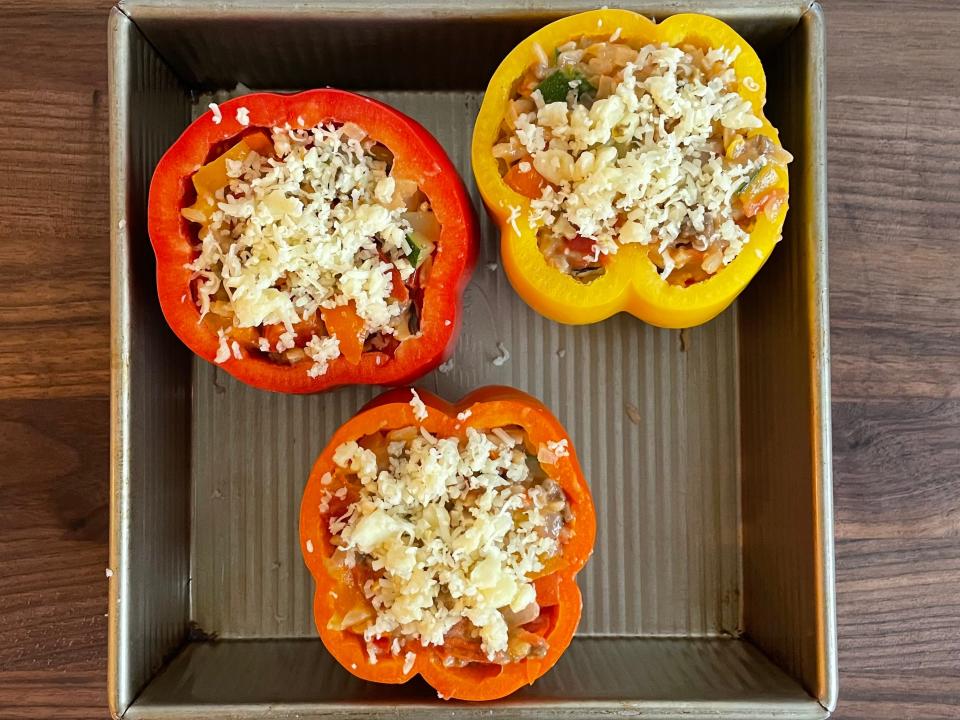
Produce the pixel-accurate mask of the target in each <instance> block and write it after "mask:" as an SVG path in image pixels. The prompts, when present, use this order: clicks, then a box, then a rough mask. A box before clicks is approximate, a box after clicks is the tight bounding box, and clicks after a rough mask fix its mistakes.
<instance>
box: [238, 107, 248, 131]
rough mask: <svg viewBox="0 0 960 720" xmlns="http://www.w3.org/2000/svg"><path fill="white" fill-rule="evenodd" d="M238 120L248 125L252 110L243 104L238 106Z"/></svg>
mask: <svg viewBox="0 0 960 720" xmlns="http://www.w3.org/2000/svg"><path fill="white" fill-rule="evenodd" d="M237 122H238V123H240V124H241V125H243V126H244V127H246V126H247V125H249V124H250V111H249V110H247V108H245V107H243V106H241V107H238V108H237Z"/></svg>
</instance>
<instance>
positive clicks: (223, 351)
mask: <svg viewBox="0 0 960 720" xmlns="http://www.w3.org/2000/svg"><path fill="white" fill-rule="evenodd" d="M217 339H218V341H219V343H220V344H219V346H218V347H217V354H216V356H215V357H214V358H213V361H214V362H215V363H217V364H218V365H219V364H220V363H225V362H226V361H227V360H229V359H230V354H231V353H230V345H229V344H228V342H229V341H228V340H227V335H226V333H224V332H223V329H222V328H221V329H219V330H217Z"/></svg>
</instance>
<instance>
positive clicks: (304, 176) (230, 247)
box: [187, 108, 415, 377]
mask: <svg viewBox="0 0 960 720" xmlns="http://www.w3.org/2000/svg"><path fill="white" fill-rule="evenodd" d="M211 109H212V108H211ZM218 110H219V108H218ZM245 110H246V109H245V108H238V109H237V120H238V121H240V122H241V123H242V122H243V118H245V117H246V115H245V114H244V113H245ZM364 137H365V136H364V134H363V131H362V130H360V129H359V128H357V127H356V126H348V125H343V126H334V125H320V126H317V127H314V128H310V129H307V130H295V129H291V128H274V129H273V131H272V141H273V146H274V151H275V153H276V157H270V158H266V157H262V156H260V155H259V154H258V153H257V152H255V151H252V152H250V153H249V154H248V155H247V157H246V158H244V159H243V160H242V161H228V163H227V174H228V176H229V177H230V184H229V186H227V188H225V190H224V191H223V192H222V193H219V195H220V197H218V198H217V202H216V209H215V210H214V211H213V213H212V214H211V216H210V217H209V218H206V217H205V216H204V217H203V218H196V217H194V216H193V215H191V217H190V219H191V220H194V221H198V220H203V222H201V225H202V227H201V229H200V231H199V240H200V246H199V247H198V250H199V255H198V256H197V258H196V260H194V261H193V262H192V263H190V264H188V265H187V268H189V269H190V270H192V271H193V272H194V276H195V277H196V278H198V279H200V280H202V282H200V283H198V285H197V301H198V305H199V307H200V314H201V317H203V316H204V315H206V314H207V313H208V312H209V311H210V309H211V303H212V302H213V300H214V297H215V296H216V295H217V294H218V293H219V292H221V288H222V290H223V291H225V292H226V294H227V296H228V298H229V300H228V301H226V303H227V305H228V306H229V310H230V311H231V312H232V315H233V323H234V325H236V326H237V327H241V328H247V327H257V326H259V325H270V324H281V325H283V326H284V328H285V332H284V333H283V336H282V337H281V342H280V343H278V347H277V348H276V350H277V351H278V352H282V351H283V350H289V349H292V348H293V347H294V346H295V338H296V332H295V330H294V326H295V325H296V324H297V323H300V322H301V321H302V320H304V319H307V318H312V317H314V316H315V315H316V313H317V312H318V311H320V310H321V309H324V308H326V309H332V308H334V307H338V306H341V305H347V304H352V305H353V307H354V308H355V309H356V312H357V315H359V317H360V318H361V319H362V320H363V323H364V332H365V333H367V334H372V333H378V332H379V333H384V334H386V335H395V334H396V333H397V332H398V331H397V327H399V324H400V320H401V316H402V315H403V312H404V310H405V307H406V304H405V301H400V300H398V299H397V298H395V297H393V295H392V291H393V270H394V267H395V268H396V271H397V272H399V275H400V278H401V279H402V280H403V281H404V282H406V281H408V280H409V279H410V277H411V276H412V275H413V273H414V272H415V269H414V267H413V266H412V265H411V264H410V262H409V260H408V259H407V256H406V236H407V234H408V233H409V232H411V226H410V223H409V221H408V220H407V219H406V218H405V217H404V215H403V213H404V212H405V208H404V206H403V203H399V204H397V206H396V207H394V203H392V202H391V201H392V199H393V193H394V190H395V189H396V182H395V181H394V179H393V178H392V177H389V176H388V175H387V167H386V164H385V163H384V162H383V161H382V160H378V159H377V158H376V157H374V156H373V155H372V154H371V153H370V152H369V151H368V146H369V141H366V142H367V146H365V145H364V144H363V142H362V141H363V140H364ZM311 338H312V339H311V340H310V342H308V343H307V347H306V348H304V353H305V354H306V355H307V356H308V357H309V358H311V359H312V360H313V361H314V362H313V365H312V367H311V368H310V369H309V371H308V372H309V373H310V375H311V377H316V376H317V375H322V374H323V373H325V372H326V371H327V367H328V364H329V362H330V360H332V359H334V358H336V357H338V356H339V355H340V349H339V344H338V343H337V341H336V338H335V337H326V338H320V337H319V336H317V335H311ZM228 351H229V347H228ZM222 355H223V352H222V350H221V352H219V353H218V358H219V357H221V356H222ZM227 357H228V356H225V357H223V358H222V359H218V360H217V362H223V361H224V360H226V359H227Z"/></svg>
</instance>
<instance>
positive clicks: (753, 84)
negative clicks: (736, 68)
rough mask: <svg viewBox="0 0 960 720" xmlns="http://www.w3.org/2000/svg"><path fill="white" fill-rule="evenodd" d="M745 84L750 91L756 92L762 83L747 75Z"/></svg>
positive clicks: (744, 80)
mask: <svg viewBox="0 0 960 720" xmlns="http://www.w3.org/2000/svg"><path fill="white" fill-rule="evenodd" d="M743 86H744V87H745V88H746V89H747V90H749V91H750V92H756V91H757V90H759V89H760V84H759V83H758V82H757V81H756V80H754V79H753V77H752V76H751V75H747V76H746V77H745V78H743Z"/></svg>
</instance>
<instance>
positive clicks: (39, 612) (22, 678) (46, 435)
mask: <svg viewBox="0 0 960 720" xmlns="http://www.w3.org/2000/svg"><path fill="white" fill-rule="evenodd" d="M108 406H109V402H108V400H107V398H106V397H99V398H84V399H72V400H65V399H59V400H3V401H0V418H2V420H0V457H2V458H3V473H2V477H3V480H2V482H0V508H2V513H3V522H2V523H0V559H2V560H0V617H2V618H3V621H2V622H0V717H9V716H10V715H9V714H8V713H12V714H13V715H14V716H18V715H22V716H23V717H49V716H52V712H47V711H46V710H49V709H50V708H52V707H57V706H62V707H64V708H65V709H71V708H73V709H74V710H76V711H77V712H78V713H79V712H80V710H81V709H86V710H91V711H93V710H96V711H97V713H94V712H91V713H90V714H89V715H88V717H103V716H104V715H105V704H106V688H105V680H106V677H105V673H104V649H105V643H106V623H107V620H106V587H107V580H106V577H105V569H106V566H107V517H108V512H107V511H108V505H109V497H108V494H109V491H108V487H107V478H108V472H109V471H108V467H107V458H108V446H109V428H108V424H107V416H108V413H109V407H108Z"/></svg>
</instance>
